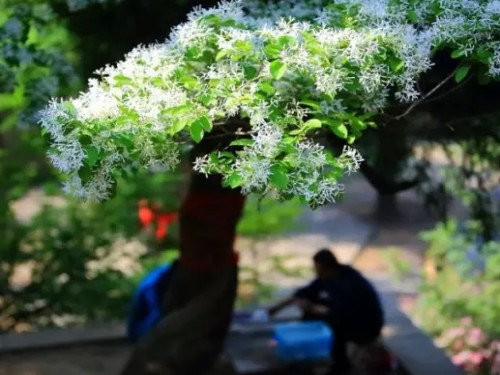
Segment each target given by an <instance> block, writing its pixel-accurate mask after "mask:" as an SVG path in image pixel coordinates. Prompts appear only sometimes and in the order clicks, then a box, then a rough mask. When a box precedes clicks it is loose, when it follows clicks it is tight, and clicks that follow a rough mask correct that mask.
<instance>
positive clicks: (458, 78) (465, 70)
mask: <svg viewBox="0 0 500 375" xmlns="http://www.w3.org/2000/svg"><path fill="white" fill-rule="evenodd" d="M470 68H471V67H470V65H462V66H461V67H459V68H458V69H457V71H456V72H455V82H456V83H460V82H462V81H463V80H464V79H465V77H467V74H469V71H470Z"/></svg>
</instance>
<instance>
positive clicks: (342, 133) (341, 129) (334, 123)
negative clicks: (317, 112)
mask: <svg viewBox="0 0 500 375" xmlns="http://www.w3.org/2000/svg"><path fill="white" fill-rule="evenodd" d="M324 122H325V123H326V124H328V126H329V127H330V129H331V130H332V132H333V133H334V134H335V135H336V136H337V137H339V138H342V139H347V136H348V135H349V132H348V130H347V127H346V126H345V125H344V123H343V122H342V121H340V120H335V119H325V120H324Z"/></svg>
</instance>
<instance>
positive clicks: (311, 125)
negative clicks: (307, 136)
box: [304, 118, 321, 130]
mask: <svg viewBox="0 0 500 375" xmlns="http://www.w3.org/2000/svg"><path fill="white" fill-rule="evenodd" d="M319 128H321V121H320V120H318V119H315V118H313V119H311V120H308V121H306V122H305V123H304V129H305V130H310V129H319Z"/></svg>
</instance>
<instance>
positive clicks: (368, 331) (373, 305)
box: [295, 265, 384, 343]
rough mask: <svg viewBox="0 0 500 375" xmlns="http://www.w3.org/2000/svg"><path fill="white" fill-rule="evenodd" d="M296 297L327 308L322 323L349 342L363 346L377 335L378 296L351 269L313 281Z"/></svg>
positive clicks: (379, 319) (379, 320)
mask: <svg viewBox="0 0 500 375" xmlns="http://www.w3.org/2000/svg"><path fill="white" fill-rule="evenodd" d="M295 297H296V298H303V299H306V300H308V301H310V302H312V303H315V304H320V305H324V306H327V307H328V310H329V313H328V315H327V316H325V317H322V320H325V321H326V322H327V323H329V324H331V326H332V328H333V329H334V331H337V332H338V333H341V334H342V335H343V336H344V337H345V338H346V339H348V340H349V341H353V342H357V343H363V342H368V341H372V340H374V339H376V338H377V337H378V336H379V335H380V332H381V330H382V327H383V324H384V316H383V310H382V306H381V303H380V300H379V297H378V294H377V292H376V291H375V288H374V287H373V286H372V285H371V283H370V282H369V281H368V280H367V279H365V278H364V277H363V276H362V275H361V274H360V273H359V272H358V271H356V270H355V269H354V268H352V267H350V266H347V265H339V270H338V271H337V272H336V273H335V276H332V277H331V278H326V279H315V280H314V281H312V282H311V284H309V285H308V286H306V287H304V288H302V289H299V290H298V291H297V292H296V293H295ZM316 318H317V317H316Z"/></svg>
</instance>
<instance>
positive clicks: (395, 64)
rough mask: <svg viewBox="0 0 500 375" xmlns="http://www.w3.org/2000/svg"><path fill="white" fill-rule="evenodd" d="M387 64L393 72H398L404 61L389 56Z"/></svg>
mask: <svg viewBox="0 0 500 375" xmlns="http://www.w3.org/2000/svg"><path fill="white" fill-rule="evenodd" d="M389 66H390V67H391V69H392V70H394V71H395V72H399V71H400V70H402V69H403V68H404V66H405V63H404V61H403V60H401V59H398V58H396V57H391V58H389Z"/></svg>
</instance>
